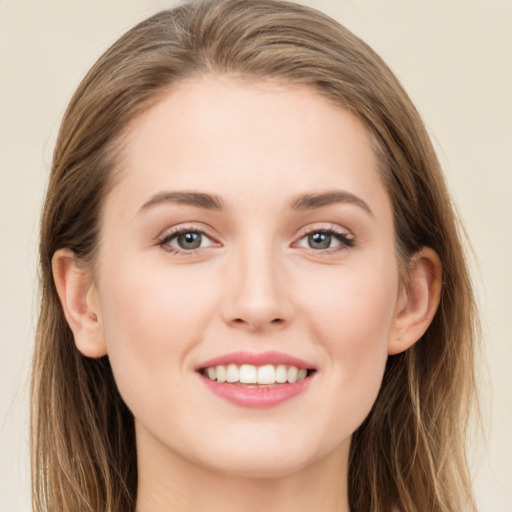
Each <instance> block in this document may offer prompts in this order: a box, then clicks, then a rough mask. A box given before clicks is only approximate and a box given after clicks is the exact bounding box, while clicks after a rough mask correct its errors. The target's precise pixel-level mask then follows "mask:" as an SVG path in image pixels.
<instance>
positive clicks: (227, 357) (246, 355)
mask: <svg viewBox="0 0 512 512" xmlns="http://www.w3.org/2000/svg"><path fill="white" fill-rule="evenodd" d="M227 364H237V365H241V364H251V365H253V366H263V365H266V364H273V365H278V364H284V365H287V366H296V367H297V368H299V369H301V368H305V369H306V370H314V369H315V368H314V366H313V365H311V364H310V363H308V362H307V361H304V360H303V359H300V358H298V357H295V356H292V355H290V354H285V353H284V352H277V351H269V352H260V353H254V352H246V351H239V352H231V353H229V354H224V355H222V356H219V357H214V358H213V359H209V360H208V361H205V362H204V363H201V364H200V365H199V366H198V367H197V368H196V370H201V369H203V368H210V367H212V366H219V365H227Z"/></svg>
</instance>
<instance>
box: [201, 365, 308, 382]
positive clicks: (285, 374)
mask: <svg viewBox="0 0 512 512" xmlns="http://www.w3.org/2000/svg"><path fill="white" fill-rule="evenodd" d="M201 373H202V375H204V376H205V377H208V378H209V379H210V380H213V381H216V382H228V383H230V384H237V383H239V384H256V385H272V384H285V383H289V384H294V383H295V382H300V381H301V380H304V379H305V378H306V377H307V376H308V370H306V369H305V368H298V367H297V366H286V365H284V364H279V365H273V364H266V365H263V366H254V365H252V364H242V365H236V364H228V365H227V366H226V365H217V366H210V367H209V368H204V369H203V370H202V371H201Z"/></svg>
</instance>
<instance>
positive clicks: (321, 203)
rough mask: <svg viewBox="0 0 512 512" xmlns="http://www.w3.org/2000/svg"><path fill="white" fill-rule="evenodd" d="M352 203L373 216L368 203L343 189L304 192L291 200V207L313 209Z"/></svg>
mask: <svg viewBox="0 0 512 512" xmlns="http://www.w3.org/2000/svg"><path fill="white" fill-rule="evenodd" d="M344 203H348V204H354V205H356V206H359V207H360V208H362V209H363V210H364V211H365V212H366V213H368V214H369V215H371V216H372V217H373V212H372V210H371V209H370V207H369V206H368V204H367V203H366V202H365V201H363V199H361V198H360V197H358V196H356V195H354V194H352V193H351V192H346V191H345V190H331V191H328V192H322V193H318V194H304V195H301V196H298V197H296V198H295V199H294V200H293V201H292V208H293V209H294V210H314V209H316V208H323V207H325V206H331V205H333V204H344Z"/></svg>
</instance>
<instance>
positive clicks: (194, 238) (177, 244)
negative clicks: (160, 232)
mask: <svg viewBox="0 0 512 512" xmlns="http://www.w3.org/2000/svg"><path fill="white" fill-rule="evenodd" d="M158 245H160V246H161V247H162V248H163V249H164V250H166V251H169V252H173V253H182V252H192V251H195V250H196V249H201V248H204V247H211V246H212V245H214V242H213V240H212V239H211V238H210V237H209V236H207V235H206V234H205V233H203V232H202V231H196V230H190V229H187V230H181V231H177V232H174V233H169V234H167V235H165V236H164V237H163V238H162V239H161V240H160V241H159V242H158Z"/></svg>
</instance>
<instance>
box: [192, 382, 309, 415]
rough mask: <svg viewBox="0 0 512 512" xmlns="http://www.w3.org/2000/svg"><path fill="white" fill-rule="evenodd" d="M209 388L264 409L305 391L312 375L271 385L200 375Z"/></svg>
mask: <svg viewBox="0 0 512 512" xmlns="http://www.w3.org/2000/svg"><path fill="white" fill-rule="evenodd" d="M200 377H201V379H202V381H203V382H204V383H205V384H206V386H207V387H208V389H209V390H210V391H211V392H212V393H213V394H215V395H217V396H219V397H220V398H223V399H224V400H227V401H228V402H231V403H233V404H235V405H238V406H240V407H249V408H253V409H263V408H265V407H274V406H276V405H279V404H281V403H283V402H286V401H287V400H290V399H291V398H293V397H295V396H297V395H300V394H301V393H304V392H305V391H306V390H307V389H308V387H309V384H310V383H311V379H312V376H309V377H306V378H305V379H303V380H301V381H299V382H295V383H293V384H275V385H273V386H272V385H270V386H240V385H238V384H228V383H226V382H217V381H215V380H211V379H209V378H208V377H204V376H203V375H200Z"/></svg>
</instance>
